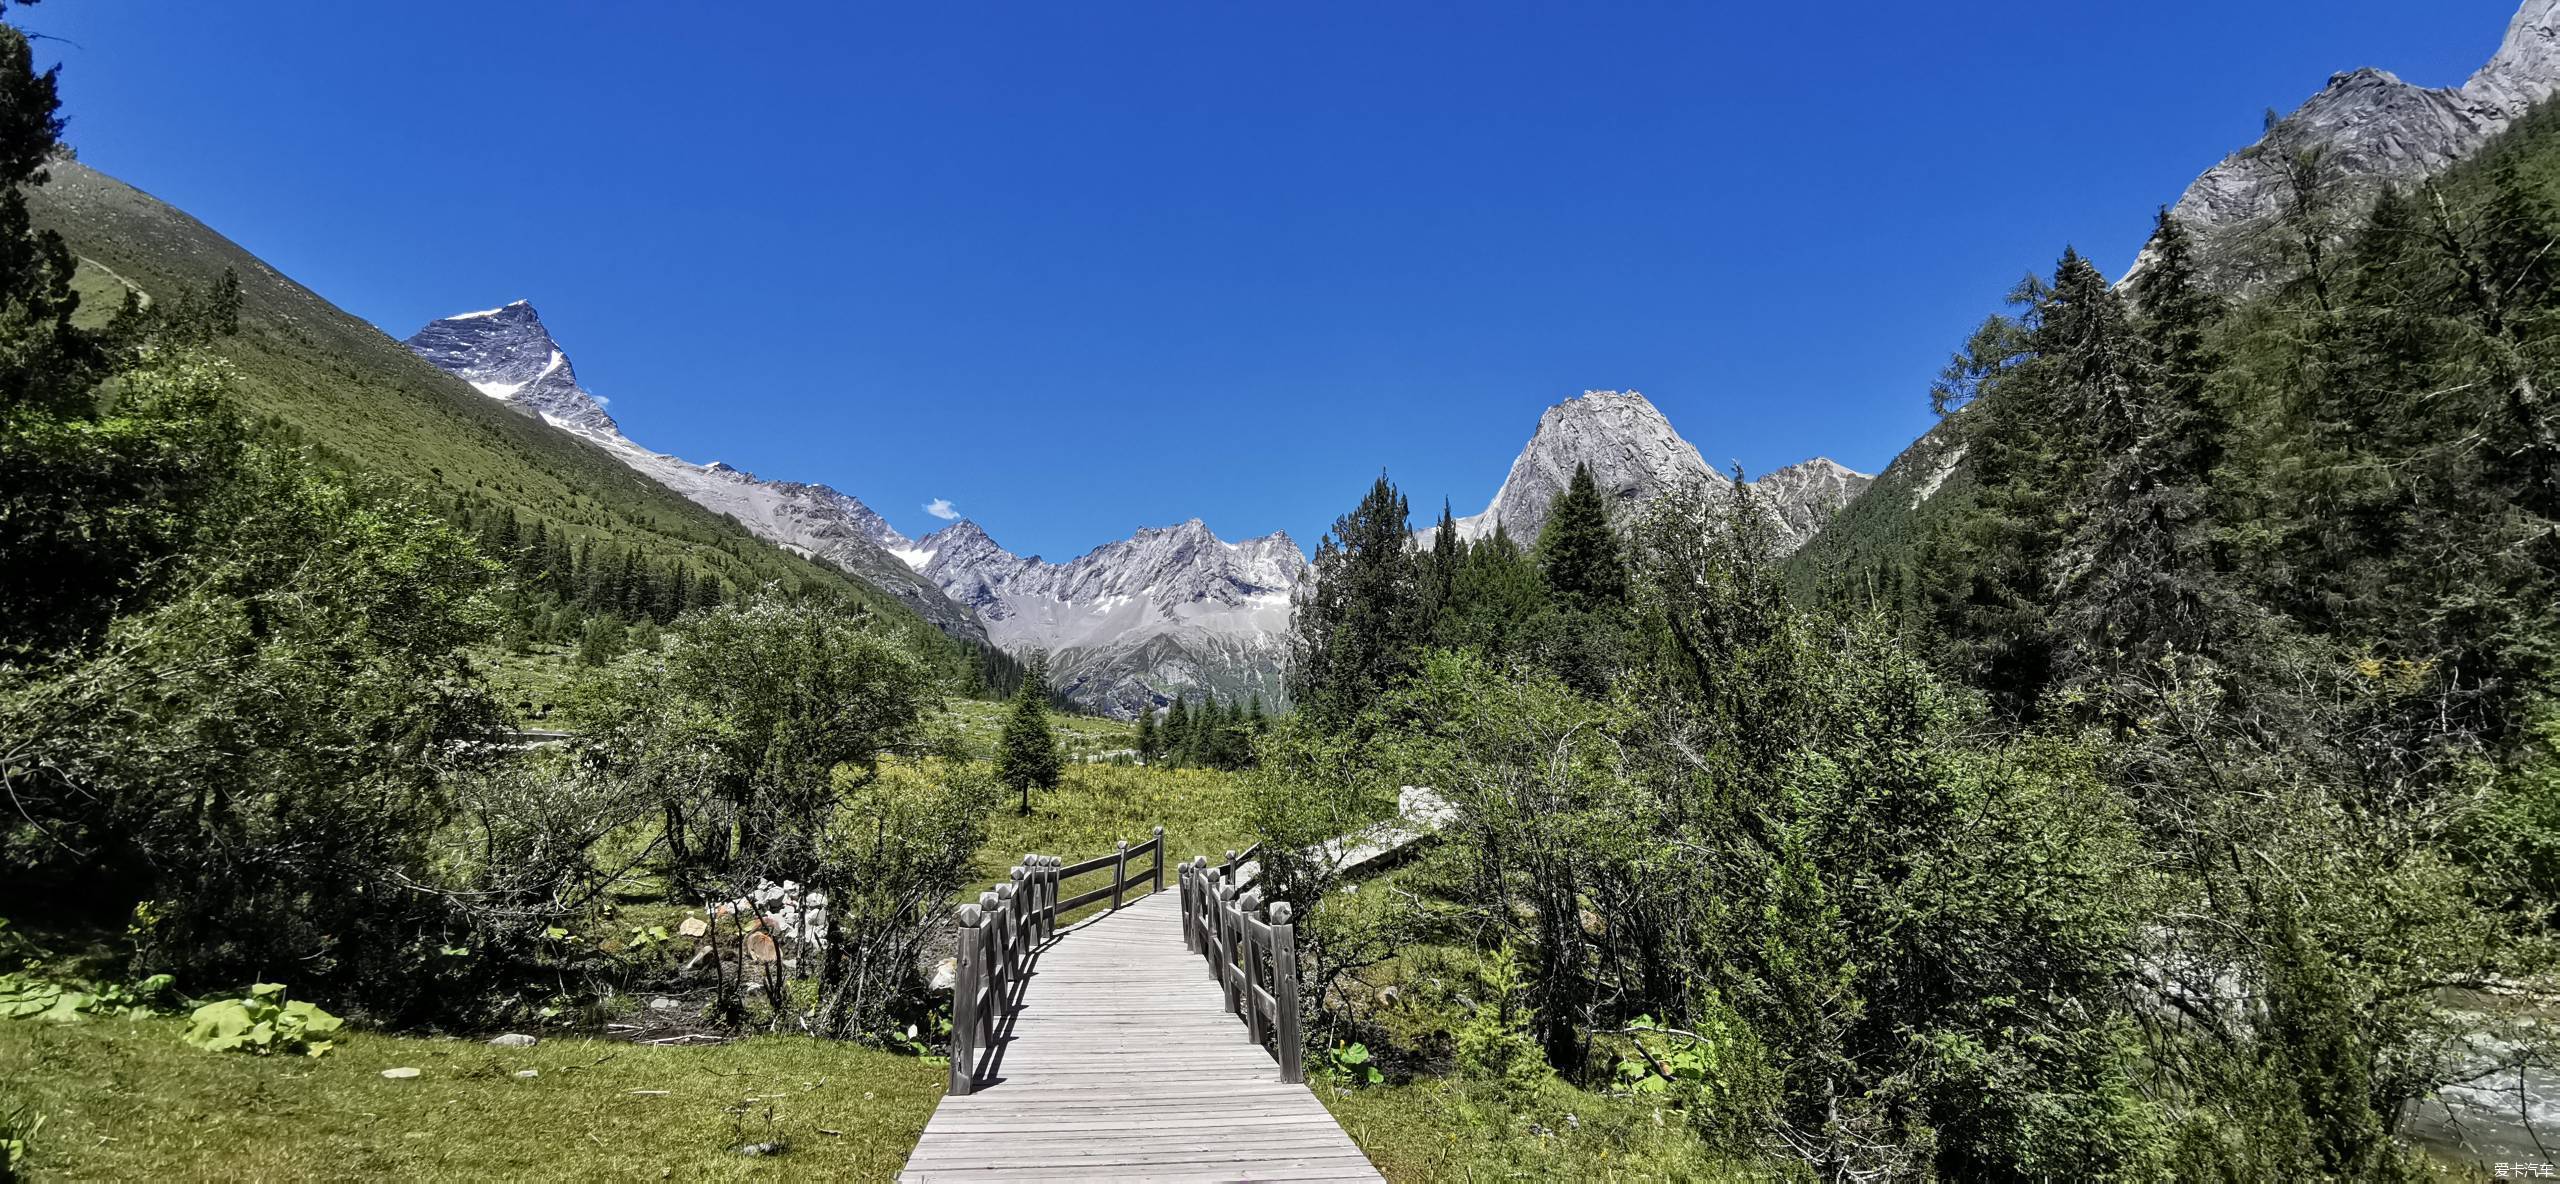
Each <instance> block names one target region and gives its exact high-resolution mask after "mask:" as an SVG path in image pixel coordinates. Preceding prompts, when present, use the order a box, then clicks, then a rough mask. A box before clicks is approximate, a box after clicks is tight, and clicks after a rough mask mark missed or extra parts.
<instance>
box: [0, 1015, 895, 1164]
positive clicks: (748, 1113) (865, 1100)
mask: <svg viewBox="0 0 2560 1184" xmlns="http://www.w3.org/2000/svg"><path fill="white" fill-rule="evenodd" d="M184 1027H185V1024H184V1022H183V1021H181V1020H177V1019H168V1018H162V1019H147V1020H93V1021H91V1022H88V1023H83V1024H73V1025H54V1024H41V1023H33V1022H9V1023H0V1111H6V1110H9V1109H11V1108H14V1107H20V1106H23V1107H26V1108H27V1109H28V1110H29V1111H30V1112H31V1114H37V1115H42V1116H43V1117H44V1126H43V1129H42V1130H41V1131H40V1132H39V1133H38V1135H37V1137H36V1139H35V1140H34V1146H33V1148H32V1149H31V1157H30V1160H29V1162H28V1163H27V1164H26V1171H27V1172H28V1174H29V1175H31V1176H34V1177H38V1178H53V1177H78V1178H88V1179H127V1180H132V1179H150V1178H155V1177H157V1178H183V1179H259V1180H302V1179H356V1178H373V1179H509V1178H513V1179H526V1178H540V1179H615V1178H619V1179H636V1178H650V1179H658V1178H664V1177H666V1176H670V1175H672V1176H677V1177H682V1178H686V1179H706V1178H708V1179H730V1178H744V1177H757V1178H786V1177H787V1178H849V1179H865V1180H886V1179H889V1178H891V1177H892V1176H894V1175H895V1174H896V1172H897V1170H898V1168H899V1167H900V1165H902V1164H903V1163H904V1162H905V1161H906V1157H907V1153H908V1152H909V1151H910V1150H911V1149H913V1147H914V1145H915V1140H916V1137H917V1135H918V1134H919V1133H921V1132H922V1131H923V1129H924V1123H925V1120H926V1119H927V1118H928V1117H929V1116H930V1115H931V1114H932V1112H933V1107H934V1105H935V1103H936V1102H938V1101H939V1100H940V1099H941V1096H942V1089H943V1079H944V1070H943V1069H942V1068H940V1067H939V1066H936V1065H933V1064H930V1063H928V1062H925V1061H922V1060H918V1059H916V1058H912V1057H901V1056H896V1055H892V1054H889V1053H884V1052H879V1051H876V1050H870V1049H864V1048H859V1047H855V1046H851V1045H845V1044H836V1043H830V1042H825V1041H819V1040H814V1039H809V1038H806V1037H787V1036H777V1037H760V1038H757V1039H753V1040H747V1041H742V1042H739V1043H736V1044H730V1045H722V1046H718V1047H704V1048H651V1047H645V1046H635V1045H628V1044H614V1043H607V1042H602V1041H594V1040H546V1041H544V1042H543V1043H542V1044H540V1045H538V1046H536V1047H533V1048H528V1049H498V1048H489V1047H486V1046H483V1045H481V1044H477V1043H472V1042H467V1041H461V1040H441V1039H424V1038H416V1037H399V1036H384V1035H377V1034H371V1033H355V1034H352V1035H350V1036H348V1037H347V1038H346V1039H345V1040H343V1041H341V1042H340V1043H339V1045H338V1047H337V1049H336V1050H335V1051H333V1052H331V1053H330V1054H329V1055H327V1056H325V1057H321V1058H318V1059H306V1058H259V1057H251V1056H244V1055H240V1054H237V1053H208V1052H200V1051H198V1050H196V1049H194V1048H191V1047H189V1046H187V1045H186V1044H183V1043H181V1042H180V1041H179V1034H180V1032H182V1031H183V1030H184ZM393 1067H414V1068H416V1069H418V1070H419V1071H420V1075H419V1076H418V1077H416V1078H414V1079H411V1080H406V1081H394V1080H387V1079H385V1078H383V1077H382V1076H381V1073H382V1071H383V1070H384V1069H388V1068H393ZM524 1069H532V1070H534V1071H536V1072H537V1073H538V1074H539V1076H537V1077H533V1078H519V1077H516V1076H515V1075H514V1074H515V1073H516V1072H518V1071H519V1070H524ZM635 1090H646V1091H657V1090H663V1091H665V1095H664V1096H652V1095H650V1094H646V1093H634V1092H633V1091H635ZM768 1113H769V1114H770V1120H769V1121H768ZM829 1131H832V1132H835V1133H833V1134H829V1133H827V1132H829ZM768 1141H781V1142H785V1143H787V1144H788V1150H786V1151H785V1152H783V1153H782V1154H781V1155H778V1156H772V1157H761V1158H749V1157H745V1156H741V1155H739V1154H737V1153H735V1152H734V1151H733V1150H732V1148H734V1147H736V1146H738V1145H740V1144H742V1143H762V1142H768Z"/></svg>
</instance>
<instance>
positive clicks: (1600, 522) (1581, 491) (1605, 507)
mask: <svg viewBox="0 0 2560 1184" xmlns="http://www.w3.org/2000/svg"><path fill="white" fill-rule="evenodd" d="M1538 568H1539V571H1540V572H1542V573H1543V574H1544V575H1545V576H1546V580H1547V592H1548V594H1549V596H1551V597H1552V598H1553V599H1554V602H1555V604H1556V607H1558V608H1562V609H1566V610H1569V611H1574V612H1604V611H1610V610H1615V609H1621V608H1624V607H1626V603H1627V562H1626V558H1625V555H1624V553H1623V551H1622V550H1621V549H1620V547H1619V545H1618V536H1617V533H1616V532H1615V531H1613V530H1611V529H1610V526H1609V503H1608V500H1607V499H1606V498H1604V497H1602V496H1601V494H1600V485H1599V482H1597V481H1595V480H1593V479H1592V476H1591V466H1590V465H1587V464H1582V465H1575V466H1574V468H1573V481H1572V483H1571V484H1568V485H1566V486H1565V488H1564V490H1563V491H1562V492H1560V493H1558V494H1556V496H1555V500H1554V501H1553V502H1551V503H1549V506H1548V510H1547V526H1546V529H1545V530H1544V531H1542V532H1540V533H1539V535H1538Z"/></svg>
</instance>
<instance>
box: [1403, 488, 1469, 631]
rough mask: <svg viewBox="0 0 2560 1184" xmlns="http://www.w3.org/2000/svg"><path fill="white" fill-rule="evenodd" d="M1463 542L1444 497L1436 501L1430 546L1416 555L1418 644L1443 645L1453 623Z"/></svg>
mask: <svg viewBox="0 0 2560 1184" xmlns="http://www.w3.org/2000/svg"><path fill="white" fill-rule="evenodd" d="M1466 550H1467V545H1466V543H1465V542H1463V541H1461V540H1460V539H1459V538H1458V520H1457V518H1456V516H1455V515H1453V514H1451V513H1450V510H1449V502H1448V499H1446V498H1443V499H1441V502H1440V524H1439V526H1438V527H1436V528H1435V529H1433V530H1432V532H1431V549H1430V550H1429V551H1427V552H1424V553H1423V554H1422V556H1421V557H1420V562H1419V564H1418V572H1417V577H1418V578H1417V580H1416V584H1417V588H1416V596H1417V602H1416V611H1415V621H1414V638H1415V641H1416V642H1417V643H1418V644H1422V645H1447V644H1449V640H1448V638H1449V633H1450V631H1451V630H1452V628H1453V627H1454V626H1455V624H1456V615H1457V608H1458V606H1457V595H1458V569H1459V568H1460V567H1462V566H1464V565H1465V563H1466Z"/></svg>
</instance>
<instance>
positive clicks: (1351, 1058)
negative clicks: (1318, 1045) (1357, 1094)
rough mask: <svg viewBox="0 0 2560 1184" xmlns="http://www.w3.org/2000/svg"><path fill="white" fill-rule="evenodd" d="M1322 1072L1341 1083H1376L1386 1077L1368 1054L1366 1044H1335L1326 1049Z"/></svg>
mask: <svg viewBox="0 0 2560 1184" xmlns="http://www.w3.org/2000/svg"><path fill="white" fill-rule="evenodd" d="M1324 1072H1325V1075H1326V1076H1327V1077H1331V1078H1332V1079H1333V1080H1334V1081H1335V1082H1337V1083H1340V1084H1343V1085H1376V1084H1378V1083H1379V1082H1381V1081H1385V1080H1386V1079H1387V1075H1386V1074H1384V1073H1381V1072H1379V1071H1378V1066H1377V1064H1376V1062H1375V1061H1374V1060H1373V1059H1371V1057H1370V1056H1369V1046H1368V1045H1366V1044H1336V1045H1334V1046H1333V1047H1332V1048H1329V1049H1326V1050H1325V1054H1324Z"/></svg>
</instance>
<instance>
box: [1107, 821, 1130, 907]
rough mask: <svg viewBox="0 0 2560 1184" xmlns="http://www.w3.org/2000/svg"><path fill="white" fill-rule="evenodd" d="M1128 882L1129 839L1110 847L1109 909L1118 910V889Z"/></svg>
mask: <svg viewBox="0 0 2560 1184" xmlns="http://www.w3.org/2000/svg"><path fill="white" fill-rule="evenodd" d="M1128 883H1129V840H1127V839H1122V840H1120V842H1119V843H1118V844H1117V845H1116V846H1114V847H1113V848H1112V849H1111V911H1112V912H1115V913H1116V912H1119V911H1120V890H1121V889H1122V888H1124V887H1126V886H1127V885H1128Z"/></svg>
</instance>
